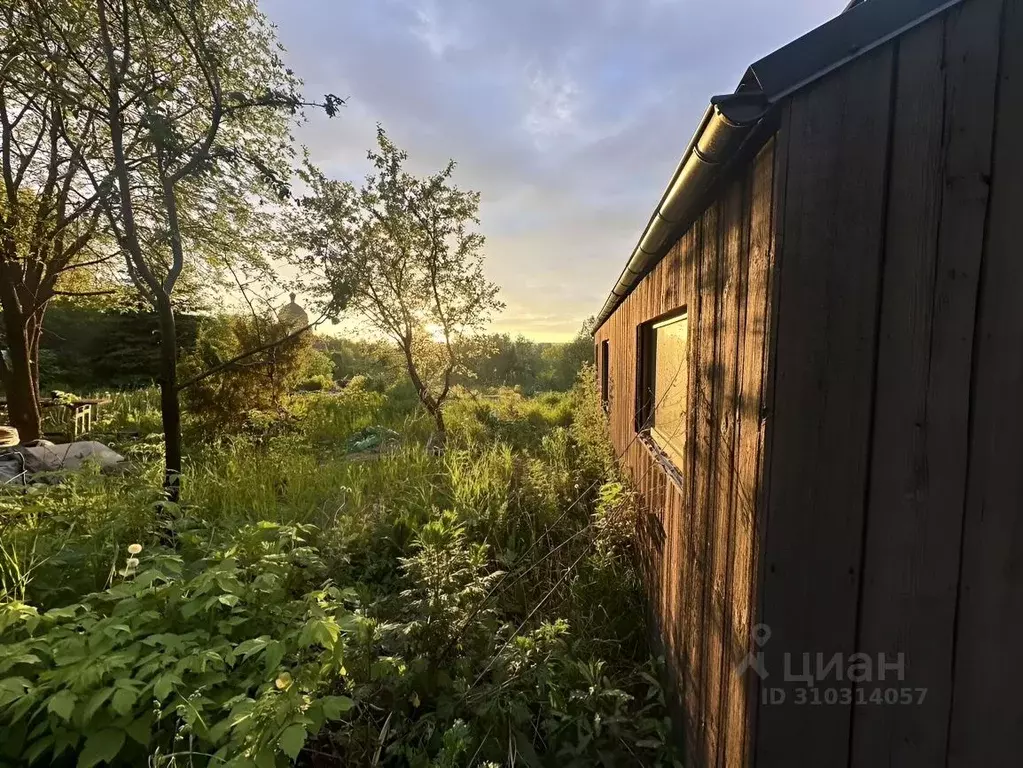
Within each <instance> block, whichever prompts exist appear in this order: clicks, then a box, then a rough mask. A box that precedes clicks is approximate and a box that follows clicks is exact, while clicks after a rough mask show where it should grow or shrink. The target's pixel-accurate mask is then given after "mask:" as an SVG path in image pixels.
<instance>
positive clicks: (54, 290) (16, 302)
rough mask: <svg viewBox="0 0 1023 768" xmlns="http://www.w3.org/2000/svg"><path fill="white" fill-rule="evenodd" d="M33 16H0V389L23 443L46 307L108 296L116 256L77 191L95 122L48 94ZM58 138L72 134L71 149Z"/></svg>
mask: <svg viewBox="0 0 1023 768" xmlns="http://www.w3.org/2000/svg"><path fill="white" fill-rule="evenodd" d="M40 13H41V10H40V7H39V6H38V5H37V4H36V3H34V2H17V3H11V4H4V5H3V8H2V9H0V29H2V30H3V31H2V32H0V158H2V178H0V308H2V332H3V337H4V352H5V354H4V356H3V358H2V359H0V381H2V383H3V387H4V391H5V392H6V394H7V405H8V411H9V415H10V417H11V421H12V423H13V424H14V426H15V427H17V429H18V431H19V433H20V435H21V437H22V439H24V440H33V439H35V438H37V437H39V435H40V411H39V343H40V337H41V334H42V328H43V318H44V316H45V314H46V310H47V307H48V306H49V304H50V302H51V301H52V300H53V299H54V297H56V296H59V295H63V296H96V295H104V294H107V293H109V286H108V285H106V284H105V282H106V281H105V280H104V279H102V278H103V277H105V278H107V279H110V278H111V277H112V275H111V274H110V271H109V268H110V267H111V265H112V263H113V259H114V257H115V256H116V255H117V254H116V249H114V248H112V247H111V243H110V241H109V239H108V238H104V237H103V236H102V234H103V233H102V231H101V227H100V210H99V207H98V206H97V205H96V202H97V199H98V196H99V193H98V192H97V191H95V190H89V189H88V185H87V184H86V183H85V182H86V173H85V170H86V169H85V155H86V154H87V153H89V152H91V151H92V150H93V148H94V147H95V144H96V141H97V132H96V128H97V124H98V121H97V117H96V115H95V114H92V113H89V112H79V111H76V110H75V109H74V108H73V107H72V106H71V105H69V103H68V101H67V100H66V99H65V98H64V96H63V94H62V92H61V91H60V90H58V89H55V88H52V87H50V85H51V84H52V83H53V82H56V81H58V80H62V75H61V74H60V73H59V68H60V67H59V64H58V61H59V57H58V56H57V54H56V52H55V48H56V45H55V43H54V41H53V39H52V36H51V35H50V34H49V32H50V31H52V30H51V26H50V25H48V24H46V23H39V22H40V20H41V16H40ZM68 34H69V39H71V38H72V37H76V38H80V34H79V33H77V32H75V31H73V30H72V31H69V32H68ZM75 44H76V45H78V46H79V48H80V50H81V52H82V55H83V57H84V58H83V64H85V65H93V66H94V65H95V62H96V56H95V54H94V53H88V52H87V51H86V50H85V48H84V47H83V46H82V42H81V39H78V40H77V41H76V43H75ZM65 132H73V133H74V134H75V135H76V136H77V141H76V143H75V145H74V146H72V145H69V144H68V142H66V141H65V140H64V134H65ZM104 269H106V270H107V271H106V272H105V274H103V275H99V274H97V272H98V271H99V270H104Z"/></svg>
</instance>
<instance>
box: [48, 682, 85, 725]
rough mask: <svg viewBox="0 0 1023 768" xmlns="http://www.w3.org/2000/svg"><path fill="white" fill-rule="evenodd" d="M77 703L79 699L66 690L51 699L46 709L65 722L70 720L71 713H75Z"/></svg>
mask: <svg viewBox="0 0 1023 768" xmlns="http://www.w3.org/2000/svg"><path fill="white" fill-rule="evenodd" d="M77 701H78V697H77V696H75V695H74V694H73V693H71V691H69V690H68V689H67V688H65V689H64V690H62V691H58V692H57V693H55V694H54V695H53V696H51V697H50V701H49V702H48V703H47V704H46V709H47V711H49V712H53V713H54V714H55V715H59V716H60V717H62V718H64V719H65V720H70V719H71V713H72V712H74V711H75V702H77Z"/></svg>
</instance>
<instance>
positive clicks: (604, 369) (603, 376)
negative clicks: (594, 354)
mask: <svg viewBox="0 0 1023 768" xmlns="http://www.w3.org/2000/svg"><path fill="white" fill-rule="evenodd" d="M610 399H611V342H610V341H607V340H605V341H602V342H600V402H601V403H602V404H603V405H604V410H605V411H606V410H607V409H608V403H609V401H610Z"/></svg>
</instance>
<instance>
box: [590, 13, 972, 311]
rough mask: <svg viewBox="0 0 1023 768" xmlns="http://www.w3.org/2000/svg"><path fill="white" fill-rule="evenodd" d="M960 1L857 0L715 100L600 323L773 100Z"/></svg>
mask: <svg viewBox="0 0 1023 768" xmlns="http://www.w3.org/2000/svg"><path fill="white" fill-rule="evenodd" d="M961 2H963V0H853V2H851V3H850V4H849V5H848V6H847V7H846V9H845V11H844V12H843V13H841V14H840V15H839V16H836V17H835V18H833V19H831V20H830V21H828V22H825V23H824V24H822V25H821V26H819V27H817V28H816V29H814V30H813V31H811V32H808V33H807V34H805V35H803V36H802V37H800V38H799V39H797V40H795V41H793V42H791V43H789V44H788V45H786V46H784V47H783V48H780V49H778V50H777V51H775V52H774V53H772V54H770V55H769V56H765V57H764V58H762V59H760V60H759V61H757V62H755V63H754V64H752V65H751V66H750V67H749V69H747V70H746V74H745V75H744V76H743V78H742V81H741V82H740V83H739V87H738V88H737V89H736V91H735V93H734V94H729V95H727V96H715V97H714V98H712V99H711V106H710V108H709V109H708V111H707V114H706V116H705V117H704V119H703V120H702V121H701V122H700V125H699V127H698V128H697V131H696V135H695V136H694V137H693V140H692V141H691V142H690V144H689V147H688V148H687V149H686V151H685V154H684V155H683V156H682V160H681V162H680V163H679V165H678V168H677V169H676V170H675V174H674V175H673V176H672V179H671V181H670V182H669V184H668V187H667V189H666V190H665V192H664V194H663V195H662V197H661V201H660V203H658V206H657V208H656V209H655V210H654V214H653V215H652V216H651V217H650V221H649V223H648V224H647V226H646V229H644V230H643V234H642V236H641V237H640V240H639V244H638V245H637V246H636V249H635V250H634V251H633V254H632V256H631V258H630V259H629V261H628V263H627V264H626V266H625V269H624V270H623V271H622V274H621V277H620V278H619V279H618V282H617V283H616V284H615V287H614V288H613V289H612V291H611V295H610V296H609V297H608V299H607V301H606V302H605V303H604V307H603V309H602V310H601V311H600V313H599V314H598V315H597V322H596V326H595V328H599V327H600V326H601V325H602V324H603V323H604V321H605V320H607V318H608V317H610V316H611V313H612V312H614V310H615V309H616V308H617V307H618V305H619V304H621V302H622V301H623V300H624V299H625V297H626V296H628V295H629V293H630V292H631V291H632V289H633V288H634V287H635V286H636V284H637V283H639V281H640V280H642V278H643V277H644V276H645V275H646V274H647V272H649V270H650V269H651V268H652V267H653V266H654V265H656V264H657V262H658V261H660V259H661V258H663V257H664V254H665V253H666V252H667V250H668V248H669V247H670V246H671V244H672V242H673V241H674V238H673V237H671V236H670V235H672V234H676V235H677V231H678V230H679V229H680V228H681V227H683V226H687V225H688V224H689V223H690V222H691V221H692V219H693V217H694V216H695V215H696V214H698V213H699V211H698V210H696V209H697V208H698V206H699V205H700V203H701V200H702V198H703V196H704V193H706V191H707V190H708V189H709V188H710V187H711V185H712V184H713V182H714V180H715V178H716V177H717V176H718V175H719V174H720V173H721V171H722V170H723V169H724V168H725V167H726V166H727V165H728V163H729V161H730V160H731V159H732V158H734V157H735V155H736V153H737V152H738V151H739V149H740V148H741V147H742V146H743V143H744V141H745V139H746V138H748V137H749V135H750V134H751V133H753V130H754V128H756V126H757V125H758V124H759V122H760V121H761V120H762V119H763V118H764V116H766V114H767V113H768V112H769V111H770V108H771V106H772V105H774V104H776V103H778V102H779V101H781V100H783V99H785V98H786V97H788V96H790V95H792V94H793V93H795V92H796V91H798V90H799V89H801V88H803V87H805V86H807V85H809V84H810V83H812V82H814V81H816V80H818V79H820V78H822V77H824V76H825V75H827V74H828V73H830V72H833V71H834V70H836V69H838V68H839V67H842V66H843V65H845V64H848V63H849V62H850V61H853V60H854V59H856V58H858V57H860V56H862V55H864V54H865V53H867V52H869V51H871V50H873V49H875V48H877V47H878V46H880V45H884V44H885V43H887V42H888V41H890V40H892V39H893V38H895V37H898V36H899V35H901V34H903V33H904V32H906V31H908V30H910V29H912V28H913V27H916V26H918V25H920V24H922V23H924V22H925V21H927V20H928V19H930V18H932V17H934V16H936V15H938V14H940V13H942V12H943V11H946V10H948V9H949V8H951V7H953V6H955V5H958V4H959V3H961ZM757 105H759V109H757V108H756V106H757ZM751 111H752V112H753V115H752V116H751V114H750V113H751ZM722 137H723V138H722ZM708 145H711V146H714V145H716V146H717V148H718V149H719V151H717V152H715V153H713V154H708V153H707V152H705V151H704V148H705V147H706V146H708Z"/></svg>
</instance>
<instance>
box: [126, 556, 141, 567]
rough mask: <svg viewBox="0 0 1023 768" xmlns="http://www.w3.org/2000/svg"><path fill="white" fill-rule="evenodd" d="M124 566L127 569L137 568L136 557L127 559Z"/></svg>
mask: <svg viewBox="0 0 1023 768" xmlns="http://www.w3.org/2000/svg"><path fill="white" fill-rule="evenodd" d="M125 565H126V566H128V567H129V568H138V567H139V559H138V558H137V557H129V558H128V561H127V562H126V563H125Z"/></svg>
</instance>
